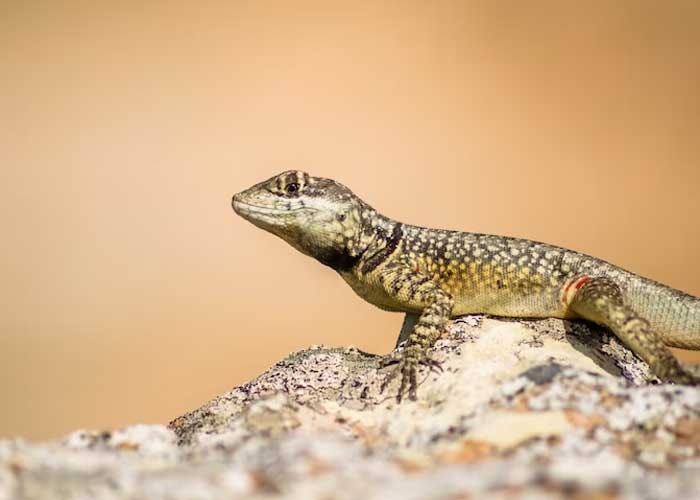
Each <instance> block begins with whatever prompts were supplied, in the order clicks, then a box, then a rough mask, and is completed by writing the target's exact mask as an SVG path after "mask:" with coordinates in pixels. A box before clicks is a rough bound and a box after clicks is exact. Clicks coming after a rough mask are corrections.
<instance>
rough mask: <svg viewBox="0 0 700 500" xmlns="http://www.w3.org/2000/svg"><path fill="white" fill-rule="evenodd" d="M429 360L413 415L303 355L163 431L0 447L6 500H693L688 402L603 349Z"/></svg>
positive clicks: (380, 374) (694, 440)
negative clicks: (434, 367)
mask: <svg viewBox="0 0 700 500" xmlns="http://www.w3.org/2000/svg"><path fill="white" fill-rule="evenodd" d="M432 354H433V357H434V358H435V359H437V360H439V361H441V362H442V367H443V372H442V373H435V372H429V370H427V369H425V370H424V371H423V372H422V373H421V377H420V380H421V384H420V387H419V391H418V396H419V398H418V401H415V402H413V401H405V402H403V403H401V404H397V403H396V401H395V399H394V398H393V395H394V394H395V391H396V389H397V387H396V385H397V384H398V381H396V382H395V385H394V386H392V387H389V388H388V389H387V391H386V393H385V394H382V393H381V392H380V390H379V388H380V386H381V382H382V380H383V379H384V377H385V376H386V371H387V370H388V369H383V370H379V369H378V367H379V361H380V358H379V357H378V356H374V355H371V354H367V353H363V352H361V351H358V350H357V349H354V348H327V347H312V348H310V349H307V350H304V351H300V352H296V353H293V354H291V355H290V356H288V357H287V358H285V359H283V360H282V361H280V362H278V363H277V364H275V365H274V366H272V367H271V368H270V369H269V370H268V371H266V372H265V373H263V374H262V375H260V376H259V377H258V378H256V379H255V380H253V381H251V382H249V383H247V384H244V385H241V386H240V387H237V388H235V389H233V390H232V391H230V392H228V393H226V394H224V395H222V396H220V397H218V398H215V399H214V400H212V401H210V402H208V403H206V404H205V405H204V406H202V407H201V408H199V409H197V410H195V411H193V412H191V413H188V414H186V415H183V416H181V417H179V418H177V419H175V420H174V421H172V422H171V423H170V425H169V426H168V427H165V426H133V427H129V428H126V429H122V430H117V431H103V432H87V431H79V432H76V433H74V434H72V435H70V436H68V437H67V438H65V439H64V440H61V441H56V442H50V443H41V444H34V443H29V442H25V441H23V440H21V439H15V440H5V441H0V500H6V499H15V498H17V499H25V498H26V499H110V500H111V499H115V500H116V499H142V498H146V499H173V500H177V499H183V500H184V499H187V500H192V499H218V498H234V499H235V498H260V499H263V498H278V497H280V498H294V499H297V498H298V499H311V498H322V499H356V498H363V499H375V498H376V499H394V498H395V499H402V500H406V499H423V498H438V499H460V498H494V499H515V498H518V499H553V498H573V499H589V498H592V499H617V498H621V499H627V498H629V499H632V498H644V499H647V498H648V499H656V498H659V499H665V498H668V499H677V498H700V388H693V387H683V386H673V385H659V384H658V380H656V379H654V378H653V377H652V376H651V375H650V374H649V370H648V367H647V366H646V365H645V364H644V363H643V362H642V361H640V360H639V359H637V358H636V357H635V356H634V355H632V354H631V353H630V351H628V350H627V349H626V348H624V347H623V346H622V345H621V344H620V343H619V342H617V341H616V339H615V338H614V337H612V336H610V335H609V334H607V333H605V332H604V331H602V330H600V329H598V328H595V327H592V326H589V325H584V324H581V323H573V322H566V321H560V320H554V319H546V320H503V319H494V318H486V317H479V316H470V317H465V318H460V319H458V320H456V321H455V322H454V323H453V325H452V326H451V331H450V334H449V335H448V336H447V337H446V338H445V339H443V340H441V341H440V342H439V343H438V345H437V346H436V348H435V349H434V351H433V353H432ZM389 369H390V368H389Z"/></svg>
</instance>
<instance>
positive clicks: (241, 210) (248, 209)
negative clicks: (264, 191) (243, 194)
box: [231, 196, 307, 215]
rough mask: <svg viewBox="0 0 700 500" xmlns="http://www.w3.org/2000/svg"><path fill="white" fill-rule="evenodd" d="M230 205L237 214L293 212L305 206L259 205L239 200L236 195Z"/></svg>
mask: <svg viewBox="0 0 700 500" xmlns="http://www.w3.org/2000/svg"><path fill="white" fill-rule="evenodd" d="M231 206H232V207H233V211H234V212H236V213H237V214H239V215H278V214H285V213H289V212H294V211H297V210H302V209H304V208H307V207H293V208H273V207H261V206H260V205H253V204H252V203H246V202H244V201H240V200H239V199H237V197H236V196H234V197H233V199H232V200H231Z"/></svg>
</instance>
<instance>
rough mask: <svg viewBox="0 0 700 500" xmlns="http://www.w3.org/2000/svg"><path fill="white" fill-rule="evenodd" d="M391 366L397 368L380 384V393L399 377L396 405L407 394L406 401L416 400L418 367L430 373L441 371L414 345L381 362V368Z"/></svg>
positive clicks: (437, 363)
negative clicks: (428, 370)
mask: <svg viewBox="0 0 700 500" xmlns="http://www.w3.org/2000/svg"><path fill="white" fill-rule="evenodd" d="M392 365H397V366H395V367H394V368H393V369H392V371H391V372H390V373H389V374H388V375H387V376H386V378H385V379H384V381H383V382H382V386H381V388H380V392H382V393H383V392H384V389H386V388H387V386H388V385H389V384H390V383H391V382H392V381H393V380H394V379H395V378H397V377H398V376H399V375H401V385H400V386H399V392H398V393H397V394H396V402H397V403H400V402H401V400H402V399H403V396H404V394H406V393H408V399H410V400H411V401H415V400H416V389H417V388H418V382H417V376H416V374H417V371H418V367H419V366H421V365H423V366H427V367H429V368H430V370H431V371H436V372H441V371H442V367H441V366H440V362H439V361H436V360H434V359H431V358H430V357H429V356H428V354H427V352H426V351H425V349H424V348H422V347H421V346H420V345H415V344H414V345H411V346H408V347H406V348H404V349H403V351H401V352H399V353H392V354H391V355H389V356H387V357H385V358H384V359H383V360H382V363H381V368H385V367H387V366H392Z"/></svg>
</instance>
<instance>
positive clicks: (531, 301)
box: [231, 170, 700, 402]
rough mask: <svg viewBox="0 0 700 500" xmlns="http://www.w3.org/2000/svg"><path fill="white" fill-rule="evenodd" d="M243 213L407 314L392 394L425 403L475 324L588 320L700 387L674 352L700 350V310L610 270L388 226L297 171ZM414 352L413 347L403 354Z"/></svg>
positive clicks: (235, 203) (521, 242) (551, 253)
mask: <svg viewBox="0 0 700 500" xmlns="http://www.w3.org/2000/svg"><path fill="white" fill-rule="evenodd" d="M231 203H232V207H233V210H234V211H235V212H236V213H237V214H239V215H240V216H242V217H243V218H244V219H246V220H248V221H249V222H251V223H253V224H254V225H256V226H258V227H260V228H262V229H264V230H265V231H268V232H270V233H272V234H274V235H276V236H278V237H280V238H282V239H283V240H285V241H287V242H288V243H289V244H291V246H292V247H294V248H296V249H297V250H299V251H301V252H302V253H303V254H306V255H309V256H311V257H313V258H315V259H316V260H318V261H319V262H320V263H321V264H324V265H326V266H329V267H330V268H332V269H333V270H335V271H336V272H337V273H338V274H340V276H341V277H342V278H343V279H344V280H345V281H346V282H347V283H348V284H349V285H350V287H351V288H352V289H353V290H354V291H355V292H356V293H357V294H358V295H359V296H360V297H362V298H363V299H364V300H366V301H367V302H369V303H371V304H373V305H375V306H377V307H379V308H381V309H384V310H387V311H395V312H403V313H406V316H405V319H404V323H403V326H402V329H401V333H400V335H399V337H398V340H397V349H395V350H394V351H393V353H392V354H390V355H389V356H386V357H385V358H384V361H383V363H382V367H386V366H392V365H393V369H392V370H391V371H390V372H389V374H388V375H387V377H386V378H385V379H384V381H383V383H382V391H384V389H385V387H386V386H387V385H388V384H390V383H391V382H392V381H393V380H394V379H396V378H397V377H398V378H400V386H399V388H398V394H397V396H396V397H397V400H398V401H399V402H400V401H401V400H402V398H403V397H404V396H406V395H407V396H408V397H409V399H411V400H415V399H416V390H417V385H418V384H417V371H418V370H419V368H420V367H421V366H428V367H430V368H431V369H436V370H439V369H440V367H439V363H438V362H436V361H435V360H433V359H432V357H431V356H430V354H429V353H430V349H431V347H432V346H433V345H434V344H435V342H436V341H437V340H438V339H439V338H440V337H441V336H442V335H443V334H444V333H445V332H446V330H447V326H448V324H449V322H450V319H451V318H453V317H456V316H461V315H465V314H488V315H493V316H503V317H521V318H545V317H554V318H562V319H574V318H578V319H583V320H588V321H592V322H594V323H597V324H599V325H602V326H603V327H606V328H608V329H609V330H610V331H612V333H613V334H614V335H615V336H617V338H619V339H620V340H621V341H622V342H623V343H624V344H625V345H626V346H627V347H629V348H630V349H631V350H632V351H633V352H634V353H636V354H637V355H638V356H639V357H640V358H642V359H643V360H644V361H646V362H647V363H648V364H649V366H650V368H651V370H652V372H653V373H654V374H655V375H656V376H658V377H659V378H660V379H661V380H662V381H664V382H673V383H679V384H687V385H697V384H700V377H697V376H696V375H694V374H693V373H691V372H690V371H688V369H687V368H686V367H684V366H683V365H682V364H681V363H680V362H679V361H678V360H677V359H676V358H675V356H674V355H673V353H672V352H671V350H670V349H669V347H680V348H685V349H696V350H699V349H700V299H698V298H695V297H693V296H691V295H689V294H686V293H684V292H681V291H679V290H676V289H673V288H671V287H668V286H666V285H663V284H661V283H659V282H656V281H653V280H651V279H647V278H644V277H642V276H639V275H637V274H635V273H632V272H630V271H627V270H625V269H623V268H621V267H618V266H615V265H613V264H611V263H608V262H606V261H604V260H602V259H598V258H596V257H592V256H589V255H586V254H583V253H579V252H576V251H574V250H569V249H566V248H563V247H558V246H554V245H549V244H546V243H541V242H538V241H532V240H528V239H520V238H513V237H508V236H499V235H492V234H481V233H472V232H461V231H455V230H445V229H431V228H426V227H419V226H414V225H410V224H405V223H402V222H398V221H396V220H393V219H391V218H389V217H386V216H384V215H382V214H381V213H379V212H378V211H377V210H375V209H374V208H372V207H371V206H370V205H369V204H367V203H366V202H364V201H363V200H362V199H360V198H359V197H358V196H357V195H355V194H354V193H353V192H352V191H351V190H350V189H349V188H347V187H346V186H344V185H343V184H341V183H339V182H337V181H335V180H332V179H328V178H323V177H314V176H311V175H309V174H308V173H306V172H303V171H299V170H288V171H286V172H283V173H281V174H279V175H276V176H274V177H272V178H270V179H268V180H265V181H263V182H260V183H258V184H255V185H254V186H252V187H250V188H249V189H246V190H244V191H242V192H240V193H238V194H236V195H234V196H233V199H232V202H231ZM401 346H402V348H400V347H401Z"/></svg>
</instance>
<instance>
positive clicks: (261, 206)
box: [232, 170, 371, 270]
mask: <svg viewBox="0 0 700 500" xmlns="http://www.w3.org/2000/svg"><path fill="white" fill-rule="evenodd" d="M232 206H233V210H234V211H235V212H236V213H237V214H238V215H240V216H241V217H243V218H244V219H246V220H248V221H250V222H252V223H253V224H255V225H256V226H258V227H260V228H262V229H264V230H265V231H269V232H270V233H273V234H275V235H277V236H279V237H280V238H282V239H284V240H285V241H287V242H288V243H289V244H291V245H292V246H293V247H294V248H296V249H297V250H299V251H301V252H302V253H304V254H306V255H310V256H311V257H314V258H316V259H318V260H319V261H320V262H322V263H323V264H326V265H328V266H331V267H333V268H334V269H337V270H346V269H349V268H350V267H352V265H353V264H354V262H356V261H357V259H358V258H359V256H360V255H361V254H362V252H363V251H364V250H365V249H366V248H367V245H368V244H369V236H368V234H367V233H366V232H365V231H363V224H362V220H363V218H364V219H367V218H368V217H369V214H370V211H371V209H370V207H369V206H368V205H366V204H365V203H364V202H363V201H362V200H360V199H359V198H358V197H357V196H355V195H354V194H353V193H352V191H350V190H349V189H348V188H347V187H345V186H343V185H342V184H340V183H338V182H336V181H334V180H331V179H324V178H322V177H312V176H310V175H309V174H307V173H306V172H301V171H296V170H289V171H287V172H283V173H281V174H279V175H276V176H275V177H272V178H270V179H268V180H266V181H263V182H261V183H259V184H256V185H254V186H253V187H251V188H249V189H246V190H245V191H243V192H240V193H238V194H236V195H235V196H234V197H233V200H232Z"/></svg>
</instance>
